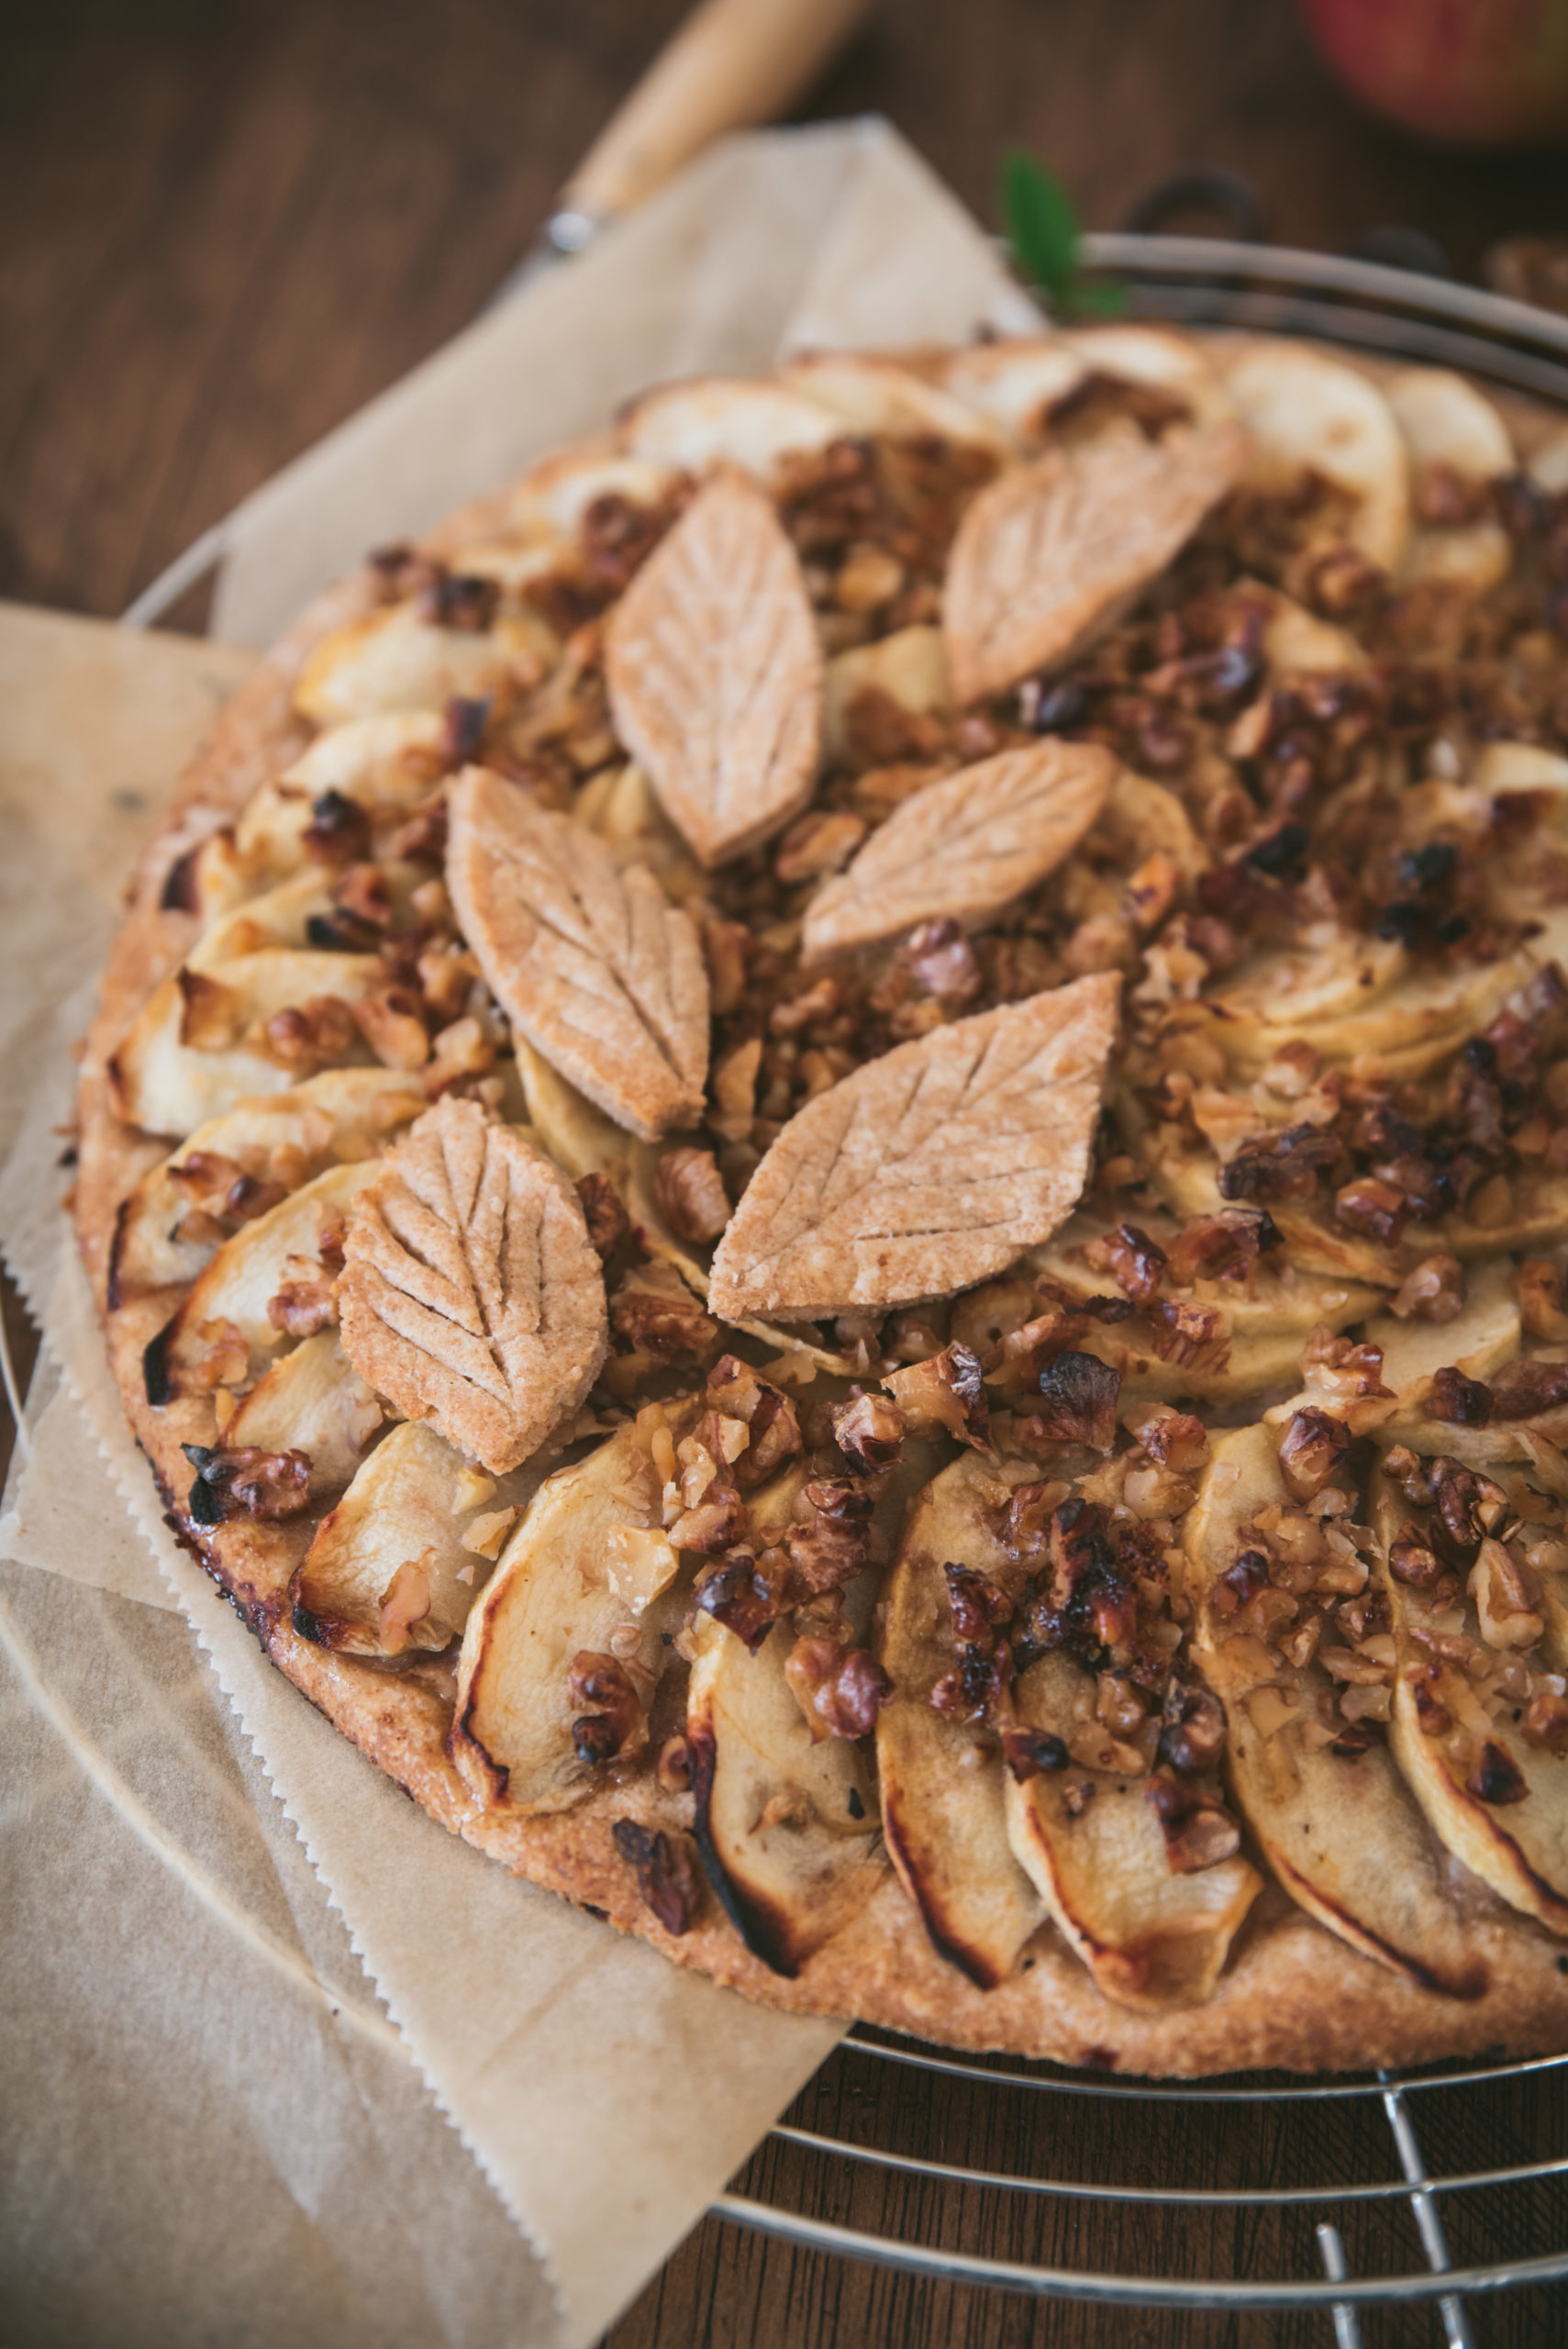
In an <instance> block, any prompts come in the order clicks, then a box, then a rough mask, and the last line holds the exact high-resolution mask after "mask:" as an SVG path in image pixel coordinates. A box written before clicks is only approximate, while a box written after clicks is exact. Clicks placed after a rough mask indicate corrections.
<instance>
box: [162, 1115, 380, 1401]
mask: <svg viewBox="0 0 1568 2349" xmlns="http://www.w3.org/2000/svg"><path fill="white" fill-rule="evenodd" d="M377 1164H378V1162H377V1161H376V1160H374V1159H364V1160H361V1161H360V1162H359V1163H357V1164H354V1165H350V1166H332V1167H328V1170H327V1172H326V1174H324V1175H317V1176H316V1178H315V1180H314V1181H313V1182H310V1183H306V1184H305V1185H304V1186H302V1187H301V1188H300V1189H299V1190H297V1191H295V1192H294V1193H292V1194H291V1196H290V1197H288V1198H286V1199H283V1200H281V1201H280V1202H279V1204H278V1205H277V1206H276V1207H275V1208H271V1209H270V1210H269V1211H268V1213H267V1214H265V1215H262V1216H258V1217H257V1218H256V1220H255V1221H254V1222H253V1223H247V1224H242V1225H241V1226H240V1229H239V1230H238V1231H237V1232H236V1233H235V1235H234V1237H233V1239H232V1240H226V1241H224V1243H223V1245H222V1247H221V1248H220V1249H219V1250H218V1251H217V1254H216V1255H215V1256H214V1258H213V1260H212V1262H211V1264H208V1266H207V1267H206V1271H205V1272H204V1273H203V1274H202V1275H200V1277H199V1279H198V1280H197V1281H196V1283H195V1286H194V1287H193V1288H192V1290H191V1292H190V1294H189V1296H188V1297H186V1298H185V1300H184V1302H183V1305H182V1306H181V1307H180V1308H179V1311H178V1312H177V1313H176V1314H175V1315H174V1318H173V1319H172V1321H170V1322H168V1323H167V1324H166V1325H165V1327H164V1328H163V1329H162V1330H161V1331H160V1332H159V1334H158V1336H157V1337H156V1338H154V1339H153V1340H152V1341H151V1343H150V1346H149V1347H148V1349H147V1354H146V1359H145V1364H144V1368H145V1375H146V1382H147V1398H148V1401H149V1402H150V1403H152V1404H155V1405H160V1404H163V1403H168V1402H171V1401H172V1399H173V1398H174V1397H175V1396H177V1395H192V1394H198V1393H201V1392H203V1391H204V1390H206V1389H208V1388H211V1387H213V1386H228V1387H239V1386H249V1385H250V1382H251V1381H252V1380H253V1379H255V1378H256V1377H258V1376H259V1375H260V1374H261V1371H262V1370H264V1369H265V1368H266V1367H267V1365H268V1364H269V1363H271V1362H272V1360H273V1358H274V1357H275V1356H276V1354H277V1353H278V1352H279V1350H280V1348H282V1347H283V1346H284V1345H286V1344H287V1343H288V1341H289V1338H290V1336H291V1335H295V1336H307V1335H311V1334H313V1331H314V1330H315V1329H320V1328H322V1327H323V1326H324V1325H325V1324H326V1323H327V1322H328V1321H331V1320H333V1319H336V1309H335V1307H334V1304H333V1300H332V1283H333V1280H334V1278H335V1276H336V1262H335V1259H336V1248H335V1246H334V1245H333V1243H334V1241H337V1240H338V1238H339V1235H340V1233H341V1230H342V1226H343V1223H344V1219H345V1218H346V1216H347V1214H348V1210H349V1206H350V1201H351V1200H353V1199H354V1198H355V1197H357V1196H358V1194H359V1193H360V1192H361V1191H362V1190H363V1189H364V1187H365V1186H366V1185H367V1184H368V1183H370V1182H372V1181H373V1179H374V1177H375V1175H376V1172H377ZM324 1242H326V1243H327V1246H328V1253H329V1255H330V1256H331V1257H332V1258H333V1260H334V1261H333V1262H332V1264H330V1266H328V1265H325V1264H323V1261H322V1249H323V1243H324ZM306 1288H308V1289H309V1291H310V1292H311V1294H310V1295H309V1296H308V1297H306V1296H305V1295H304V1294H303V1291H304V1290H305V1289H306ZM291 1292H292V1293H293V1294H292V1295H291ZM274 1303H276V1304H277V1305H278V1311H277V1312H276V1313H274V1312H273V1311H272V1307H273V1305H274ZM291 1319H292V1320H293V1322H294V1328H293V1330H291V1329H290V1321H291ZM306 1322H309V1323H311V1324H312V1327H311V1328H310V1329H306V1328H305V1327H304V1326H303V1325H304V1324H305V1323H306Z"/></svg>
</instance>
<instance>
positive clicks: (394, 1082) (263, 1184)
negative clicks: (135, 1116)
mask: <svg viewBox="0 0 1568 2349" xmlns="http://www.w3.org/2000/svg"><path fill="white" fill-rule="evenodd" d="M428 1107H429V1100H428V1096H427V1094H426V1092H425V1088H424V1086H423V1085H421V1084H419V1082H418V1081H417V1078H410V1077H406V1076H404V1075H402V1074H400V1073H399V1072H398V1071H397V1070H395V1069H385V1068H344V1069H328V1070H326V1071H325V1072H324V1073H323V1074H321V1075H320V1076H310V1077H306V1079H305V1080H304V1082H303V1083H302V1084H299V1085H295V1086H293V1087H292V1088H291V1089H290V1091H288V1092H287V1093H279V1094H271V1095H262V1096H261V1097H259V1098H257V1099H254V1100H249V1101H241V1102H239V1103H238V1104H237V1105H236V1106H235V1108H232V1109H230V1110H228V1112H227V1113H226V1115H224V1116H223V1117H221V1118H213V1119H209V1120H208V1122H207V1123H206V1125H205V1126H198V1127H197V1129H196V1130H195V1133H194V1134H192V1135H191V1137H190V1139H189V1141H185V1142H183V1143H182V1144H181V1146H180V1148H179V1149H178V1150H176V1151H174V1152H172V1153H171V1155H170V1156H169V1157H168V1158H166V1159H164V1160H163V1161H162V1163H161V1164H160V1165H158V1166H155V1167H153V1169H152V1170H151V1172H150V1174H148V1175H143V1177H142V1179H141V1181H140V1182H139V1184H138V1185H137V1186H136V1189H135V1190H134V1191H133V1192H132V1193H131V1195H130V1197H129V1198H128V1199H127V1201H126V1202H125V1204H124V1206H123V1207H122V1208H121V1209H120V1211H119V1216H118V1219H117V1223H116V1229H115V1239H114V1245H113V1249H112V1252H111V1256H110V1275H109V1304H110V1306H111V1307H114V1306H117V1305H120V1304H123V1303H124V1302H125V1301H126V1300H127V1299H128V1297H134V1296H137V1295H138V1294H139V1293H141V1292H142V1291H145V1290H147V1289H150V1288H168V1287H172V1286H173V1285H174V1284H175V1283H176V1282H178V1283H182V1284H184V1283H188V1282H190V1281H194V1280H195V1277H196V1275H197V1274H198V1273H199V1272H201V1270H202V1269H203V1267H204V1266H205V1265H206V1264H210V1263H211V1262H212V1259H213V1256H214V1254H215V1253H216V1252H217V1249H218V1248H220V1247H221V1246H222V1244H223V1241H224V1240H225V1238H226V1237H227V1236H228V1230H233V1229H235V1228H237V1227H238V1226H239V1225H240V1224H242V1223H245V1222H248V1221H250V1220H251V1219H253V1218H254V1216H255V1215H256V1213H257V1211H258V1209H260V1210H261V1212H265V1208H266V1206H267V1204H268V1203H269V1201H270V1202H271V1204H272V1205H276V1204H277V1202H278V1199H279V1198H280V1197H281V1196H282V1195H283V1194H284V1193H286V1192H289V1191H293V1190H296V1189H297V1188H298V1187H299V1186H300V1184H302V1183H306V1182H308V1181H309V1180H310V1178H311V1177H312V1175H319V1174H321V1173H322V1172H324V1170H325V1169H326V1168H328V1167H329V1166H331V1165H333V1164H335V1163H339V1162H341V1163H349V1162H350V1161H352V1160H355V1159H361V1158H373V1157H374V1156H375V1154H376V1152H378V1151H379V1150H380V1149H381V1148H382V1147H383V1145H384V1143H385V1142H386V1141H389V1140H390V1138H391V1137H392V1135H393V1134H395V1133H396V1132H397V1131H398V1130H400V1129H401V1128H402V1127H404V1126H406V1124H407V1123H408V1122H409V1120H410V1119H414V1118H417V1117H418V1116H420V1115H421V1113H422V1112H423V1111H424V1110H426V1109H427V1108H428ZM226 1227H227V1228H228V1230H226Z"/></svg>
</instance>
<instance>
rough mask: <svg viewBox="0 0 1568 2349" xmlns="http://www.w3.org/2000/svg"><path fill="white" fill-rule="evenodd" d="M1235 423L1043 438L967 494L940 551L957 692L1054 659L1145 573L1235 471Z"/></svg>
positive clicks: (1241, 445)
mask: <svg viewBox="0 0 1568 2349" xmlns="http://www.w3.org/2000/svg"><path fill="white" fill-rule="evenodd" d="M1247 445H1248V443H1247V436H1246V434H1245V432H1244V431H1243V430H1242V429H1241V428H1240V426H1239V425H1235V424H1220V425H1209V426H1205V427H1203V428H1202V429H1199V430H1196V431H1192V430H1188V429H1185V428H1183V427H1177V428H1176V429H1174V430H1173V431H1172V432H1170V433H1169V434H1168V435H1167V436H1166V438H1165V439H1164V440H1161V441H1147V440H1143V439H1142V438H1141V437H1140V435H1139V434H1138V433H1137V432H1135V431H1133V430H1131V429H1129V430H1127V431H1125V432H1124V431H1121V430H1115V431H1110V432H1107V433H1106V434H1104V435H1102V436H1101V437H1100V438H1099V439H1097V440H1091V441H1088V442H1085V443H1084V444H1083V445H1082V446H1081V447H1077V448H1073V449H1052V450H1050V451H1047V453H1046V455H1044V456H1043V457H1041V458H1040V459H1038V460H1037V462H1035V463H1033V464H1029V465H1019V466H1018V467H1016V468H1015V469H1014V470H1013V471H1012V472H1010V473H1003V474H1002V475H1001V476H1000V478H999V479H998V480H996V481H995V482H994V483H993V484H991V486H990V487H989V488H988V489H984V490H982V492H981V493H980V495H979V496H978V497H977V498H976V499H975V500H974V503H973V505H972V506H971V507H970V508H969V510H968V512H967V513H966V514H965V516H964V518H963V520H962V522H961V523H960V525H959V530H958V536H957V538H956V539H955V540H954V541H953V547H952V552H951V555H950V557H949V559H948V571H947V584H946V588H945V592H944V596H943V614H942V624H943V628H944V629H945V631H946V635H947V643H948V659H949V662H950V664H951V670H952V679H953V688H954V691H955V693H956V694H957V696H958V698H959V700H960V701H961V702H968V701H973V700H974V699H976V698H977V697H978V696H980V695H982V694H989V693H998V692H1000V691H1002V690H1003V688H1004V687H1006V686H1007V685H1016V684H1017V682H1018V679H1019V678H1020V677H1022V676H1023V675H1025V674H1027V673H1028V672H1029V670H1031V669H1036V668H1041V667H1048V666H1051V665H1053V664H1055V663H1057V662H1062V661H1064V660H1066V659H1067V658H1068V657H1069V656H1070V655H1071V654H1072V653H1073V652H1074V651H1076V650H1077V649H1078V648H1079V646H1080V645H1081V644H1082V643H1083V642H1084V640H1086V639H1087V638H1088V637H1089V636H1091V635H1092V634H1093V633H1094V632H1095V629H1097V628H1100V627H1104V626H1106V625H1108V624H1110V623H1111V622H1112V621H1113V620H1114V619H1115V618H1116V617H1117V615H1118V612H1119V610H1120V609H1121V607H1123V605H1124V603H1125V602H1126V600H1127V599H1128V598H1129V596H1134V595H1136V594H1137V593H1138V591H1139V589H1140V588H1141V587H1143V586H1145V585H1147V584H1148V583H1149V581H1150V580H1151V579H1153V578H1155V577H1156V576H1157V575H1158V573H1160V572H1162V570H1163V569H1164V568H1165V565H1166V564H1167V563H1168V562H1170V561H1171V559H1172V557H1173V555H1175V554H1176V553H1177V552H1179V551H1180V550H1181V548H1182V547H1183V546H1184V544H1185V542H1186V540H1188V539H1189V538H1190V537H1191V536H1192V533H1193V532H1194V530H1195V529H1196V528H1197V526H1198V524H1199V523H1200V522H1201V521H1202V519H1203V518H1204V516H1205V514H1207V511H1208V509H1209V507H1211V506H1213V505H1214V504H1215V503H1216V501H1217V500H1218V498H1220V497H1221V496H1223V495H1224V494H1225V492H1226V491H1227V490H1228V489H1229V487H1230V485H1231V484H1232V483H1233V482H1234V481H1235V480H1236V479H1237V477H1238V475H1239V474H1240V471H1241V467H1242V464H1243V462H1244V460H1245V457H1246V452H1247Z"/></svg>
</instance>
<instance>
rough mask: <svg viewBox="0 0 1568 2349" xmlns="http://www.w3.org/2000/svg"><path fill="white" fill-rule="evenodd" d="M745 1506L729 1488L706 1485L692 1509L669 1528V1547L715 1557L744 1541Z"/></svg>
mask: <svg viewBox="0 0 1568 2349" xmlns="http://www.w3.org/2000/svg"><path fill="white" fill-rule="evenodd" d="M746 1532H747V1523H746V1505H745V1503H744V1501H742V1499H741V1497H740V1494H739V1493H738V1492H736V1491H734V1490H733V1489H732V1488H731V1487H730V1486H728V1485H718V1484H713V1485H709V1486H708V1488H707V1491H706V1494H705V1496H704V1497H703V1498H702V1499H701V1500H700V1501H699V1502H698V1503H697V1504H696V1507H695V1508H688V1509H684V1510H683V1511H682V1513H681V1515H680V1516H679V1517H678V1518H677V1519H676V1520H675V1521H674V1523H673V1525H672V1526H671V1528H670V1542H671V1546H672V1547H673V1548H674V1549H676V1550H690V1551H694V1552H695V1553H696V1555H697V1556H698V1557H700V1558H713V1557H717V1555H718V1553H719V1552H720V1551H721V1550H730V1549H733V1548H734V1546H735V1545H736V1543H737V1542H744V1541H745V1539H746Z"/></svg>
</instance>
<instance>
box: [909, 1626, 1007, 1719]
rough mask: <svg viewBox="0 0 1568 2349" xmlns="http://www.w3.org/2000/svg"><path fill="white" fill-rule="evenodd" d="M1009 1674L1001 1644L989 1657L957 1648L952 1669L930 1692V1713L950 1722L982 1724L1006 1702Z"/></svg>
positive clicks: (1004, 1646) (977, 1649)
mask: <svg viewBox="0 0 1568 2349" xmlns="http://www.w3.org/2000/svg"><path fill="white" fill-rule="evenodd" d="M1012 1671H1013V1659H1012V1655H1011V1653H1010V1651H1009V1649H1008V1647H1007V1643H1006V1641H1005V1640H999V1641H998V1642H997V1643H996V1646H995V1650H994V1651H992V1652H991V1653H987V1652H986V1651H985V1649H984V1648H980V1647H961V1648H960V1649H959V1652H958V1664H957V1666H956V1667H955V1669H954V1670H953V1671H951V1672H944V1673H943V1675H942V1676H941V1678H940V1680H939V1681H938V1682H937V1684H936V1686H935V1687H934V1688H933V1689H932V1690H931V1695H930V1703H931V1707H932V1709H933V1710H934V1711H936V1712H939V1713H945V1714H946V1715H947V1717H948V1719H949V1720H955V1721H978V1720H985V1719H986V1717H987V1715H989V1714H990V1713H991V1712H992V1711H993V1710H994V1709H995V1708H996V1707H998V1706H999V1705H1000V1704H1001V1703H1002V1702H1003V1700H1004V1698H1006V1691H1007V1684H1008V1682H1009V1680H1010V1679H1011V1677H1012Z"/></svg>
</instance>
